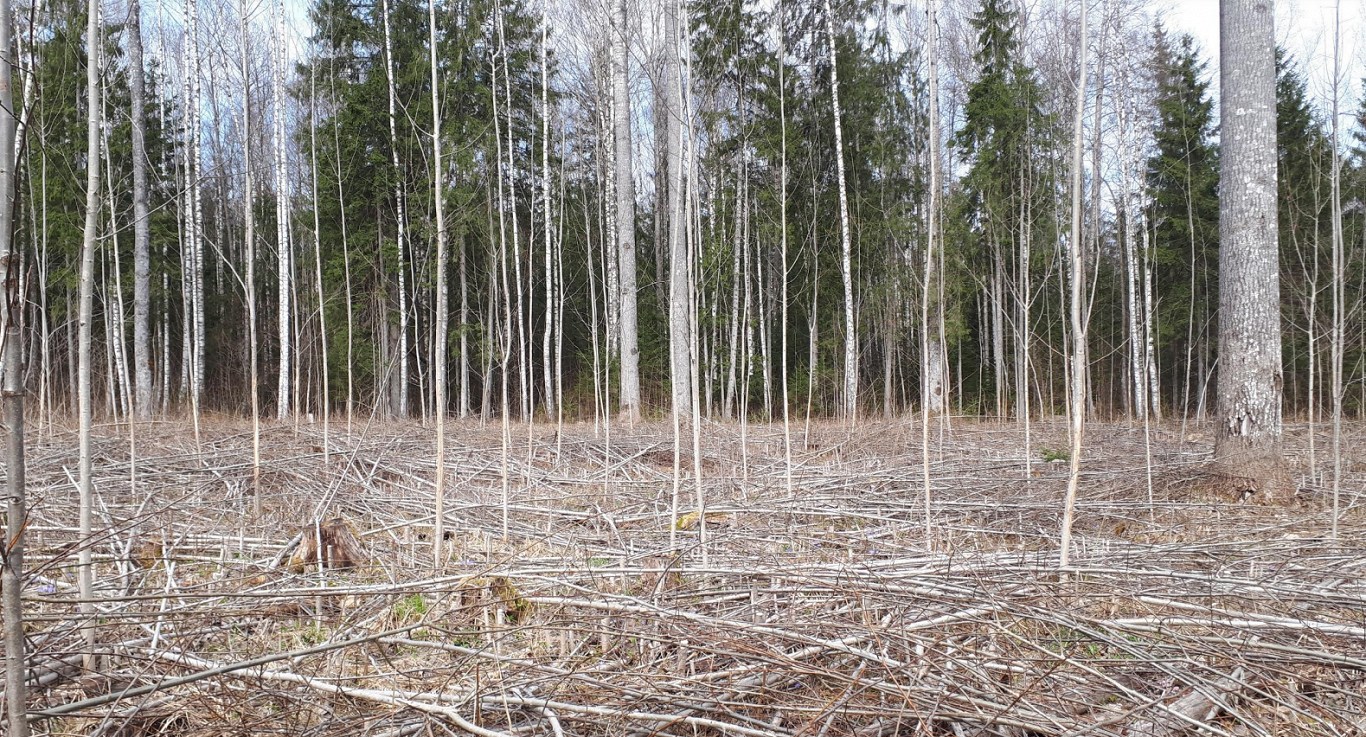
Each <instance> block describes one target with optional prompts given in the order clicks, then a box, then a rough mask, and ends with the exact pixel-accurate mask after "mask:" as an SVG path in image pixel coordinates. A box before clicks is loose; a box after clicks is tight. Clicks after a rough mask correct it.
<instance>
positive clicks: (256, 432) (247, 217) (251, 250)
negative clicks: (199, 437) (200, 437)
mask: <svg viewBox="0 0 1366 737" xmlns="http://www.w3.org/2000/svg"><path fill="white" fill-rule="evenodd" d="M241 12H242V45H241V63H242V177H243V181H242V233H243V238H242V250H243V254H244V255H243V260H244V261H245V262H246V264H245V271H246V276H247V284H246V290H247V304H246V307H247V342H248V362H249V363H250V364H251V365H250V367H249V373H250V375H251V492H252V497H251V506H252V514H253V516H255V517H256V518H257V519H260V518H261V505H262V499H261V367H260V338H259V336H258V335H257V333H256V217H255V210H254V208H253V204H254V202H255V197H256V183H255V182H254V181H253V180H252V176H251V67H250V66H249V65H248V63H247V58H248V57H247V54H248V51H247V47H248V38H249V36H250V33H249V31H250V20H249V18H250V15H249V11H248V8H247V5H246V0H243V2H242V10H241Z"/></svg>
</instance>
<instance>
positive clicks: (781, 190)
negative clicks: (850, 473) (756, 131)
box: [776, 0, 792, 498]
mask: <svg viewBox="0 0 1366 737" xmlns="http://www.w3.org/2000/svg"><path fill="white" fill-rule="evenodd" d="M786 20H787V8H786V6H785V5H784V4H783V0H778V13H777V24H778V28H777V31H778V32H777V34H776V35H777V37H778V58H777V62H778V126H779V129H780V130H781V131H782V135H781V142H782V148H781V149H780V151H781V153H780V156H781V159H780V163H779V170H778V172H779V173H778V228H779V236H778V237H779V239H780V245H779V249H780V252H781V257H782V271H781V272H780V273H779V274H778V278H779V279H780V294H781V299H782V304H781V309H782V313H781V318H780V320H781V322H780V325H779V329H780V330H782V385H783V480H784V482H785V484H786V487H787V496H788V498H791V497H792V418H791V401H790V399H789V397H788V389H787V385H788V380H787V313H788V299H787V279H788V274H787V258H788V256H787V59H786V56H787V49H786V47H785V44H784V33H785V28H784V26H785V25H786V23H785V21H786Z"/></svg>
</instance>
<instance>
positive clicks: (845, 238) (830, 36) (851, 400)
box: [825, 0, 858, 422]
mask: <svg viewBox="0 0 1366 737" xmlns="http://www.w3.org/2000/svg"><path fill="white" fill-rule="evenodd" d="M825 29H826V40H827V41H828V42H829V51H830V105H831V107H832V108H833V112H834V119H835V171H836V173H837V174H838V177H839V195H840V258H841V262H840V263H841V268H842V275H843V276H844V397H843V399H844V403H843V408H844V415H845V418H846V419H847V420H849V422H853V421H854V420H856V419H857V417H858V333H857V326H856V325H855V323H854V270H853V262H852V256H851V250H852V248H851V245H850V240H849V196H848V192H847V189H846V187H845V181H844V127H843V125H842V124H841V122H840V82H839V74H838V72H837V69H836V63H835V56H836V55H835V15H834V13H832V12H831V10H830V0H825Z"/></svg>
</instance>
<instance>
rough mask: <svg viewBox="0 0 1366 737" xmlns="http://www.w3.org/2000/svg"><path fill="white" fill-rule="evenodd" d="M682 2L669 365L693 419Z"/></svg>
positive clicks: (668, 48) (670, 53) (672, 77)
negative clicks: (685, 192) (684, 158)
mask: <svg viewBox="0 0 1366 737" xmlns="http://www.w3.org/2000/svg"><path fill="white" fill-rule="evenodd" d="M679 15H680V8H679V0H668V2H666V4H665V8H664V33H665V54H666V57H665V64H664V84H665V95H666V98H667V108H668V113H667V114H668V138H669V153H668V157H669V164H668V181H669V184H668V200H669V364H670V369H671V370H670V374H669V377H670V380H671V384H672V387H673V409H674V412H675V413H676V414H677V416H678V417H679V418H685V417H688V416H689V415H690V413H691V406H692V392H691V390H690V388H689V386H688V385H689V382H690V379H689V377H690V376H691V373H692V357H691V352H692V351H691V345H690V341H689V323H690V320H689V278H690V272H691V269H690V268H689V261H688V247H687V241H686V240H685V238H686V235H685V230H684V229H685V226H686V222H685V221H684V216H683V206H684V204H683V166H684V162H683V115H684V112H683V72H682V68H681V64H680V62H681V57H682V55H683V43H682V37H681V34H680V29H679V22H680V17H679Z"/></svg>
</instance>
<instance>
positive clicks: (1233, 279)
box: [1214, 0, 1293, 500]
mask: <svg viewBox="0 0 1366 737" xmlns="http://www.w3.org/2000/svg"><path fill="white" fill-rule="evenodd" d="M1273 23H1274V3H1273V2H1272V1H1271V0H1221V2H1220V4H1219V42H1220V43H1219V49H1220V59H1219V61H1220V63H1219V82H1220V89H1221V95H1220V100H1219V113H1220V116H1219V117H1220V122H1219V159H1220V162H1221V171H1220V178H1219V182H1220V185H1219V192H1220V198H1219V241H1220V247H1219V383H1218V402H1219V421H1218V423H1217V426H1216V429H1215V440H1214V457H1215V468H1216V470H1217V472H1218V473H1220V474H1221V475H1222V476H1224V477H1226V478H1228V479H1230V480H1231V481H1232V482H1233V483H1234V485H1236V486H1237V487H1239V488H1238V489H1236V490H1237V491H1240V492H1258V493H1261V494H1263V495H1265V496H1266V497H1267V498H1268V499H1274V500H1283V499H1285V498H1288V497H1289V495H1290V493H1291V492H1292V491H1293V488H1292V484H1291V481H1290V477H1289V473H1288V472H1287V471H1286V468H1285V464H1284V460H1283V458H1282V456H1281V393H1282V374H1281V325H1280V273H1279V270H1278V266H1279V261H1278V253H1277V245H1276V241H1277V235H1276V229H1277V226H1276V37H1275V30H1274V25H1273Z"/></svg>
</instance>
